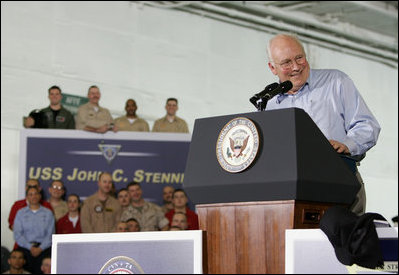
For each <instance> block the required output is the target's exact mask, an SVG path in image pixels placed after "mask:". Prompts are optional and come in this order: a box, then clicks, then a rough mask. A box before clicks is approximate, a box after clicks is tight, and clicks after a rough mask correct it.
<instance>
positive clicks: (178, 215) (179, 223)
mask: <svg viewBox="0 0 399 275" xmlns="http://www.w3.org/2000/svg"><path fill="white" fill-rule="evenodd" d="M171 227H179V228H180V229H181V230H186V229H187V228H188V224H187V216H186V214H184V213H182V212H175V213H174V214H173V218H172V223H171Z"/></svg>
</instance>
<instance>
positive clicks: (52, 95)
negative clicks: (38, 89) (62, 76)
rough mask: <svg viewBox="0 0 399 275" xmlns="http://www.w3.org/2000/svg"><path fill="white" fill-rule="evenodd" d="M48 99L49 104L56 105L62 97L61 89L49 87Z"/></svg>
mask: <svg viewBox="0 0 399 275" xmlns="http://www.w3.org/2000/svg"><path fill="white" fill-rule="evenodd" d="M48 99H49V100H50V105H58V104H59V103H60V102H61V99H62V95H61V91H60V90H58V89H51V90H50V91H49V93H48Z"/></svg>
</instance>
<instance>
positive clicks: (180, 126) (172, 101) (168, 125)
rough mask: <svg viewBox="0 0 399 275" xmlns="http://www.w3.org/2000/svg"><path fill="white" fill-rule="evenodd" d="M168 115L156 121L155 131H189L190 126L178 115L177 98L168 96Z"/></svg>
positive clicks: (153, 128)
mask: <svg viewBox="0 0 399 275" xmlns="http://www.w3.org/2000/svg"><path fill="white" fill-rule="evenodd" d="M165 109H166V116H164V117H163V118H160V119H158V120H156V121H155V122H154V126H153V127H152V131H153V132H174V133H188V132H189V131H188V126H187V123H186V121H185V120H184V119H182V118H180V117H178V116H176V112H177V110H178V106H177V99H176V98H168V99H167V100H166V106H165Z"/></svg>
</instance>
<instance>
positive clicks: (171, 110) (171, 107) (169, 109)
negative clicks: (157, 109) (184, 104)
mask: <svg viewBox="0 0 399 275" xmlns="http://www.w3.org/2000/svg"><path fill="white" fill-rule="evenodd" d="M165 109H166V113H167V114H168V115H170V116H174V115H176V112H177V110H178V107H177V102H176V101H174V100H169V101H168V102H167V103H166V106H165Z"/></svg>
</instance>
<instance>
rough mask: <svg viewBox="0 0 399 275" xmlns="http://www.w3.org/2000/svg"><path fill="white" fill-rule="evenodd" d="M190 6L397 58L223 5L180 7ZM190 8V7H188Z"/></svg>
mask: <svg viewBox="0 0 399 275" xmlns="http://www.w3.org/2000/svg"><path fill="white" fill-rule="evenodd" d="M192 6H199V7H202V8H204V9H207V10H210V11H213V12H217V13H221V14H225V15H227V16H229V17H234V18H240V19H244V20H249V21H253V22H256V23H259V24H263V25H267V26H271V27H273V28H276V29H278V28H280V29H284V30H288V31H294V32H296V33H298V34H302V35H307V36H311V37H314V38H319V39H322V40H324V41H326V40H327V41H329V42H331V43H334V44H339V45H342V46H346V47H349V48H352V49H357V50H360V51H363V52H367V53H369V54H373V55H375V54H377V55H380V56H381V57H384V58H387V59H390V60H394V61H397V60H398V55H397V54H395V53H392V52H390V51H387V50H383V49H378V48H373V47H370V46H367V45H362V44H359V43H355V42H352V41H348V40H346V39H342V38H337V37H333V36H331V35H327V34H321V33H319V32H316V31H313V30H307V29H304V28H301V27H299V26H293V25H290V24H287V23H283V22H279V21H275V20H272V19H270V18H260V17H259V16H255V15H248V14H247V13H244V12H240V11H237V10H231V9H228V8H224V7H219V6H214V5H209V4H206V3H197V2H194V3H193V4H192V5H189V6H184V7H182V8H181V9H187V8H188V9H190V8H191V7H192ZM190 10H192V9H190ZM199 14H201V11H200V12H199Z"/></svg>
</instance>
